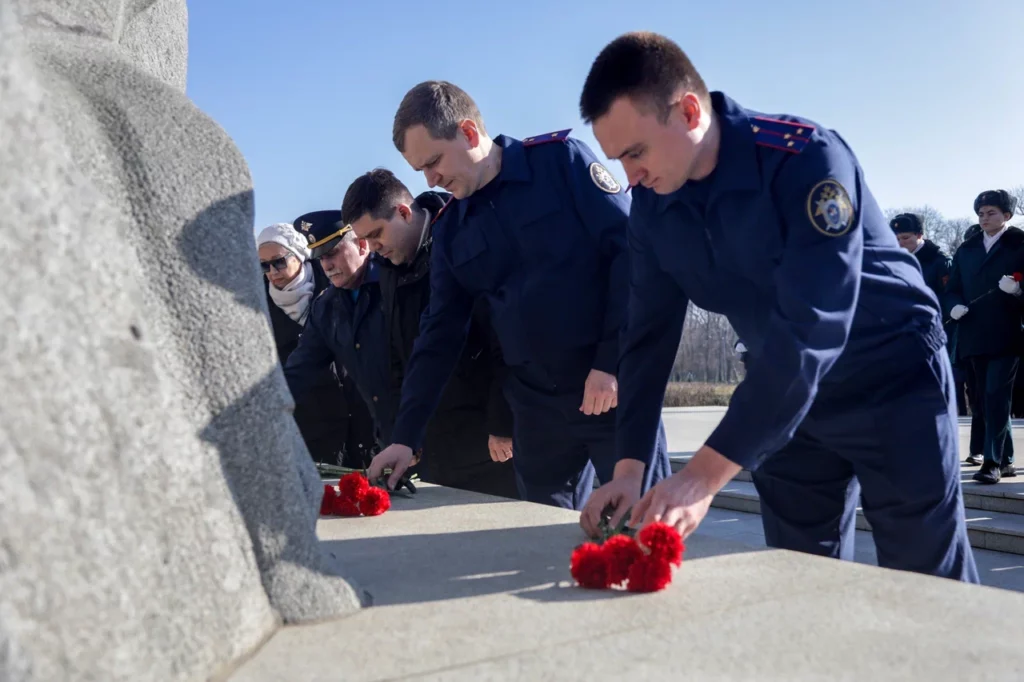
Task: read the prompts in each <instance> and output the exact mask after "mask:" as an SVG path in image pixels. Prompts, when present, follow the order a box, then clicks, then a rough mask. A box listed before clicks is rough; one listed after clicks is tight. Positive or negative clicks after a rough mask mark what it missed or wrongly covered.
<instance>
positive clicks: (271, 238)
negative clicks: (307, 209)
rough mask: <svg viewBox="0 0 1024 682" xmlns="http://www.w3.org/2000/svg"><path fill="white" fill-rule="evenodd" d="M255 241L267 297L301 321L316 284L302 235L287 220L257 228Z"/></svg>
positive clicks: (294, 318) (305, 313) (307, 247)
mask: <svg viewBox="0 0 1024 682" xmlns="http://www.w3.org/2000/svg"><path fill="white" fill-rule="evenodd" d="M256 245H257V247H258V250H259V257H260V268H262V269H263V274H264V275H266V277H267V280H268V281H269V283H270V286H269V287H268V292H269V294H270V299H271V301H272V302H273V303H274V305H276V306H278V307H279V308H280V309H281V310H282V311H284V313H285V314H286V315H288V317H290V318H291V319H292V320H294V321H295V322H297V323H298V324H300V325H304V324H305V323H306V316H307V315H308V314H309V304H310V302H311V301H312V300H313V294H314V293H315V290H316V289H317V288H318V287H317V286H316V276H315V274H314V267H313V263H312V262H310V260H309V246H308V242H307V241H306V235H304V234H302V233H301V232H299V231H297V230H296V229H295V228H294V227H292V226H291V224H289V223H276V224H274V225H271V226H269V227H266V228H264V229H263V231H262V232H260V234H259V236H258V237H257V238H256Z"/></svg>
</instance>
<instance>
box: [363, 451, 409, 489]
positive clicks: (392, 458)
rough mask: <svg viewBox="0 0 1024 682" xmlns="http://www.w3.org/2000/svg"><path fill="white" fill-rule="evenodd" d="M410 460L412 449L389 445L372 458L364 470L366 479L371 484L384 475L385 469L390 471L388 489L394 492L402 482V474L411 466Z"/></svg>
mask: <svg viewBox="0 0 1024 682" xmlns="http://www.w3.org/2000/svg"><path fill="white" fill-rule="evenodd" d="M412 460H413V454H412V448H410V447H408V446H406V445H399V444H398V443H395V444H394V445H389V446H387V447H386V448H384V449H383V450H381V451H380V452H378V453H377V455H376V456H374V458H373V460H372V461H371V462H370V466H369V467H368V468H367V470H366V477H367V478H368V479H370V482H371V483H372V482H373V481H376V480H377V479H378V478H380V477H381V476H383V475H384V470H385V469H391V476H389V477H388V489H389V490H394V489H395V486H397V485H398V482H399V481H400V480H402V474H404V473H405V470H406V469H408V468H409V467H410V466H412Z"/></svg>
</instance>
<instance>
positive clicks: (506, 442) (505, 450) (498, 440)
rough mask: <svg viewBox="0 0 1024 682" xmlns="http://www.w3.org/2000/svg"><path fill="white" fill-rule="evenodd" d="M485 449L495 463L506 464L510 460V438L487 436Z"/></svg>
mask: <svg viewBox="0 0 1024 682" xmlns="http://www.w3.org/2000/svg"><path fill="white" fill-rule="evenodd" d="M487 449H488V450H490V451H491V459H492V460H494V461H495V462H507V461H509V460H510V459H512V439H511V438H505V437H504V436H487Z"/></svg>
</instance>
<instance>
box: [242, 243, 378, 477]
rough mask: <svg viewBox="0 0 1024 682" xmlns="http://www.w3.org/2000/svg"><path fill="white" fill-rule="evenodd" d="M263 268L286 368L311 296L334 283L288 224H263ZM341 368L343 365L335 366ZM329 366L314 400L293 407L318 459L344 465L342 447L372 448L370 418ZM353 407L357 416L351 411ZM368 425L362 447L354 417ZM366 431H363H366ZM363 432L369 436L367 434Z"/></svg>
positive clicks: (260, 250)
mask: <svg viewBox="0 0 1024 682" xmlns="http://www.w3.org/2000/svg"><path fill="white" fill-rule="evenodd" d="M256 243H257V250H258V253H259V259H260V268H261V269H262V270H263V274H264V284H265V286H266V289H267V307H268V308H269V310H270V324H271V327H272V329H273V332H274V341H275V343H276V344H277V354H278V357H279V358H280V360H281V364H282V366H283V365H284V363H285V362H287V360H288V356H289V355H291V354H292V351H294V350H295V348H296V347H297V346H298V345H299V336H300V334H301V333H302V330H303V328H304V327H305V324H306V318H307V317H308V315H309V310H310V306H311V304H312V302H313V299H314V298H315V297H316V296H317V295H318V294H319V293H320V292H321V291H323V290H324V289H326V288H328V287H329V286H330V285H331V283H330V280H328V279H327V276H326V275H325V274H324V272H323V270H322V269H321V268H320V265H319V264H318V263H317V262H316V261H314V260H312V259H311V258H310V251H309V247H308V242H307V239H306V235H304V234H302V233H301V232H299V231H298V230H296V229H295V228H294V227H292V226H291V225H290V224H288V223H277V224H275V225H271V226H269V227H267V228H265V229H264V230H263V231H262V232H260V233H259V236H258V237H257V238H256ZM336 369H337V370H341V368H336ZM336 369H335V368H333V367H329V368H328V369H327V370H326V371H325V372H324V375H323V378H322V380H321V382H320V383H319V386H318V388H317V389H316V391H315V393H314V395H313V396H312V397H311V399H310V400H304V401H303V402H302V403H301V404H298V405H296V406H295V422H296V423H297V424H298V426H299V431H301V432H302V438H303V440H305V442H306V447H307V448H308V449H309V453H310V455H312V457H313V459H314V461H316V462H320V463H324V464H343V456H344V451H345V450H348V451H349V454H350V455H351V456H355V457H356V458H358V459H361V458H362V457H364V456H366V454H367V453H362V452H356V451H357V450H360V449H367V450H369V448H372V444H373V428H372V418H371V417H370V415H369V410H368V409H367V408H366V407H365V404H362V403H361V399H360V398H358V397H357V398H356V400H351V395H347V394H350V393H351V392H348V391H345V390H344V385H343V382H344V377H339V376H338V373H337V371H336ZM350 411H351V412H353V413H354V414H352V415H351V418H350V414H349V413H350ZM360 420H361V421H362V422H366V423H369V424H370V427H369V436H368V438H367V437H364V438H362V439H361V440H364V441H366V443H365V445H364V446H363V447H362V448H361V447H360V443H358V442H352V443H349V442H348V441H350V440H356V441H358V440H360V438H359V434H358V432H359V431H360V429H358V428H353V427H354V426H358V425H356V424H352V422H353V421H360ZM365 430H366V429H363V431H365ZM364 435H365V434H364Z"/></svg>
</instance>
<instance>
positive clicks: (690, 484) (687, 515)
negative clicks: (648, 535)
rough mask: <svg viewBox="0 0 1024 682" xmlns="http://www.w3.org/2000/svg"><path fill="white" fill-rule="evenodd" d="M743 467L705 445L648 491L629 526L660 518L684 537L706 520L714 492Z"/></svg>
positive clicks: (651, 521)
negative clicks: (677, 470) (678, 468)
mask: <svg viewBox="0 0 1024 682" xmlns="http://www.w3.org/2000/svg"><path fill="white" fill-rule="evenodd" d="M741 469H742V467H740V466H739V465H738V464H734V463H733V462H731V461H729V460H728V459H726V458H725V457H723V456H722V455H721V454H719V453H718V452H716V451H715V450H712V449H711V448H709V447H708V446H706V445H705V446H703V447H702V448H701V449H700V450H698V451H697V454H696V455H694V456H693V459H692V460H690V462H689V464H687V465H686V466H685V467H684V468H683V469H682V470H681V471H679V472H676V473H675V474H673V475H672V476H670V477H669V478H666V479H665V480H663V481H661V482H659V483H658V484H657V485H655V486H654V487H653V488H651V489H650V490H648V491H647V494H646V495H644V497H643V499H642V500H640V501H639V502H638V503H637V504H636V506H635V507H633V514H632V515H631V516H630V518H629V525H630V526H632V527H634V528H638V529H639V528H642V527H644V526H646V525H647V524H650V523H656V522H658V521H660V522H662V523H666V524H668V525H670V526H675V528H676V530H678V531H679V534H680V535H681V536H682V537H683V539H684V540H685V539H686V537H687V536H688V535H690V533H692V532H693V531H695V530H696V529H697V526H699V525H700V522H701V521H703V520H704V516H705V515H707V513H708V507H710V506H711V499H712V498H713V497H714V496H715V493H717V492H718V491H719V490H721V489H722V487H723V486H725V484H726V483H728V482H729V481H730V480H732V478H733V477H734V476H735V475H736V474H738V473H739V472H740V470H741Z"/></svg>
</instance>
